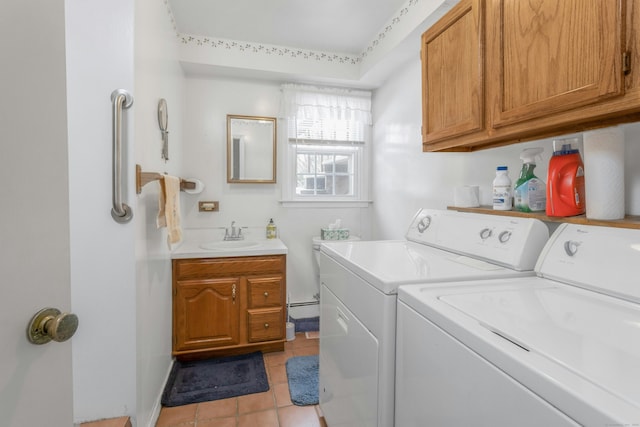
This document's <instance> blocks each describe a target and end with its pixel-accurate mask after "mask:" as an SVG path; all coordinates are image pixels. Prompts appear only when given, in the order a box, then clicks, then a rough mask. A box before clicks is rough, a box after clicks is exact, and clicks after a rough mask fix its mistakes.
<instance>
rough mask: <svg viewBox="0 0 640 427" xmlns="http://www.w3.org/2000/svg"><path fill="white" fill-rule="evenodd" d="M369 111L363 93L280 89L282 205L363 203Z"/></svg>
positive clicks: (368, 102) (366, 96) (365, 195)
mask: <svg viewBox="0 0 640 427" xmlns="http://www.w3.org/2000/svg"><path fill="white" fill-rule="evenodd" d="M370 109H371V95H370V94H369V93H368V92H364V91H349V90H344V89H318V88H314V87H308V86H303V87H301V86H295V85H284V86H283V110H284V112H283V117H284V118H285V119H286V120H287V126H285V127H284V128H286V129H287V138H286V139H287V140H288V150H287V159H286V161H287V168H288V170H289V174H288V175H289V176H288V177H285V178H284V180H283V181H284V184H283V185H284V188H283V197H284V199H285V200H290V201H325V202H326V201H336V202H337V201H363V200H366V197H367V191H366V190H367V189H366V180H365V176H366V173H367V169H368V168H367V152H366V149H367V139H368V134H369V127H370V125H371V112H370Z"/></svg>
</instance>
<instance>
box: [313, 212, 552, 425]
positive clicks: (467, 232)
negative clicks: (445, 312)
mask: <svg viewBox="0 0 640 427" xmlns="http://www.w3.org/2000/svg"><path fill="white" fill-rule="evenodd" d="M548 238H549V232H548V229H547V227H546V225H544V223H542V222H540V221H538V220H534V219H529V218H506V217H501V216H494V215H477V214H468V213H459V212H454V211H440V210H429V209H422V210H420V211H419V212H418V213H417V214H416V216H415V217H414V218H413V220H412V222H411V224H410V226H409V229H408V231H407V234H406V239H404V240H393V241H359V242H323V244H322V246H321V257H320V281H321V289H320V407H321V409H322V412H323V415H324V417H325V420H326V421H327V424H328V425H329V427H343V426H378V427H390V426H392V425H393V422H394V384H395V340H396V302H397V301H396V300H397V298H396V297H397V289H398V286H400V285H404V284H409V283H425V282H437V283H441V282H445V281H457V280H478V279H489V278H504V277H522V276H527V275H528V276H531V275H533V271H532V270H533V267H534V265H535V260H536V259H537V257H538V255H539V253H540V251H541V250H542V248H543V246H544V244H545V242H546V241H547V240H548Z"/></svg>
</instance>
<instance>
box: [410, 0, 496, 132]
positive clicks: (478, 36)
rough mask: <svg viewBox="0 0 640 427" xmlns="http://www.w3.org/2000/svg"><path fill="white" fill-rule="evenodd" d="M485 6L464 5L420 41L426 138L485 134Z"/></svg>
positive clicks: (469, 2) (469, 0)
mask: <svg viewBox="0 0 640 427" xmlns="http://www.w3.org/2000/svg"><path fill="white" fill-rule="evenodd" d="M481 15H482V1H472V0H463V1H461V2H460V3H458V5H457V6H455V7H454V8H453V9H452V10H451V11H450V12H449V13H448V14H447V15H446V16H445V17H443V18H442V19H441V20H440V21H438V22H437V23H436V24H435V25H434V26H433V27H431V28H430V29H429V30H428V31H427V32H425V33H424V34H423V35H422V52H421V56H422V64H423V66H422V79H423V83H424V84H423V91H424V93H423V97H422V101H423V107H422V111H423V113H424V118H423V126H422V132H423V138H424V140H425V141H429V142H433V141H439V140H443V139H447V138H451V137H453V136H458V135H466V134H469V133H472V132H476V131H480V130H483V129H484V115H483V113H484V85H483V78H484V75H483V72H484V66H483V64H484V57H483V54H484V49H483V47H482V42H483V40H484V25H483V21H484V20H483V19H481Z"/></svg>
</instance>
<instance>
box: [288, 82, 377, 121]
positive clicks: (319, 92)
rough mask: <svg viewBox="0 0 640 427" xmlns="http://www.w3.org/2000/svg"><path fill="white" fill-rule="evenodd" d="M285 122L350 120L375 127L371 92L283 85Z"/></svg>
mask: <svg viewBox="0 0 640 427" xmlns="http://www.w3.org/2000/svg"><path fill="white" fill-rule="evenodd" d="M280 114H281V116H280V117H282V118H286V119H290V118H294V117H295V118H297V119H299V120H349V121H355V122H360V123H362V124H363V125H371V92H368V91H362V90H352V89H341V88H320V87H315V86H308V85H297V84H284V85H282V104H281V108H280Z"/></svg>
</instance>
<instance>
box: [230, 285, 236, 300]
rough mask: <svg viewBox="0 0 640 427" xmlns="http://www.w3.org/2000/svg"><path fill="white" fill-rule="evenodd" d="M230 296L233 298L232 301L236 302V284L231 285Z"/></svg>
mask: <svg viewBox="0 0 640 427" xmlns="http://www.w3.org/2000/svg"><path fill="white" fill-rule="evenodd" d="M231 298H232V299H233V303H234V304H235V303H236V285H235V284H234V285H232V286H231Z"/></svg>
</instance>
